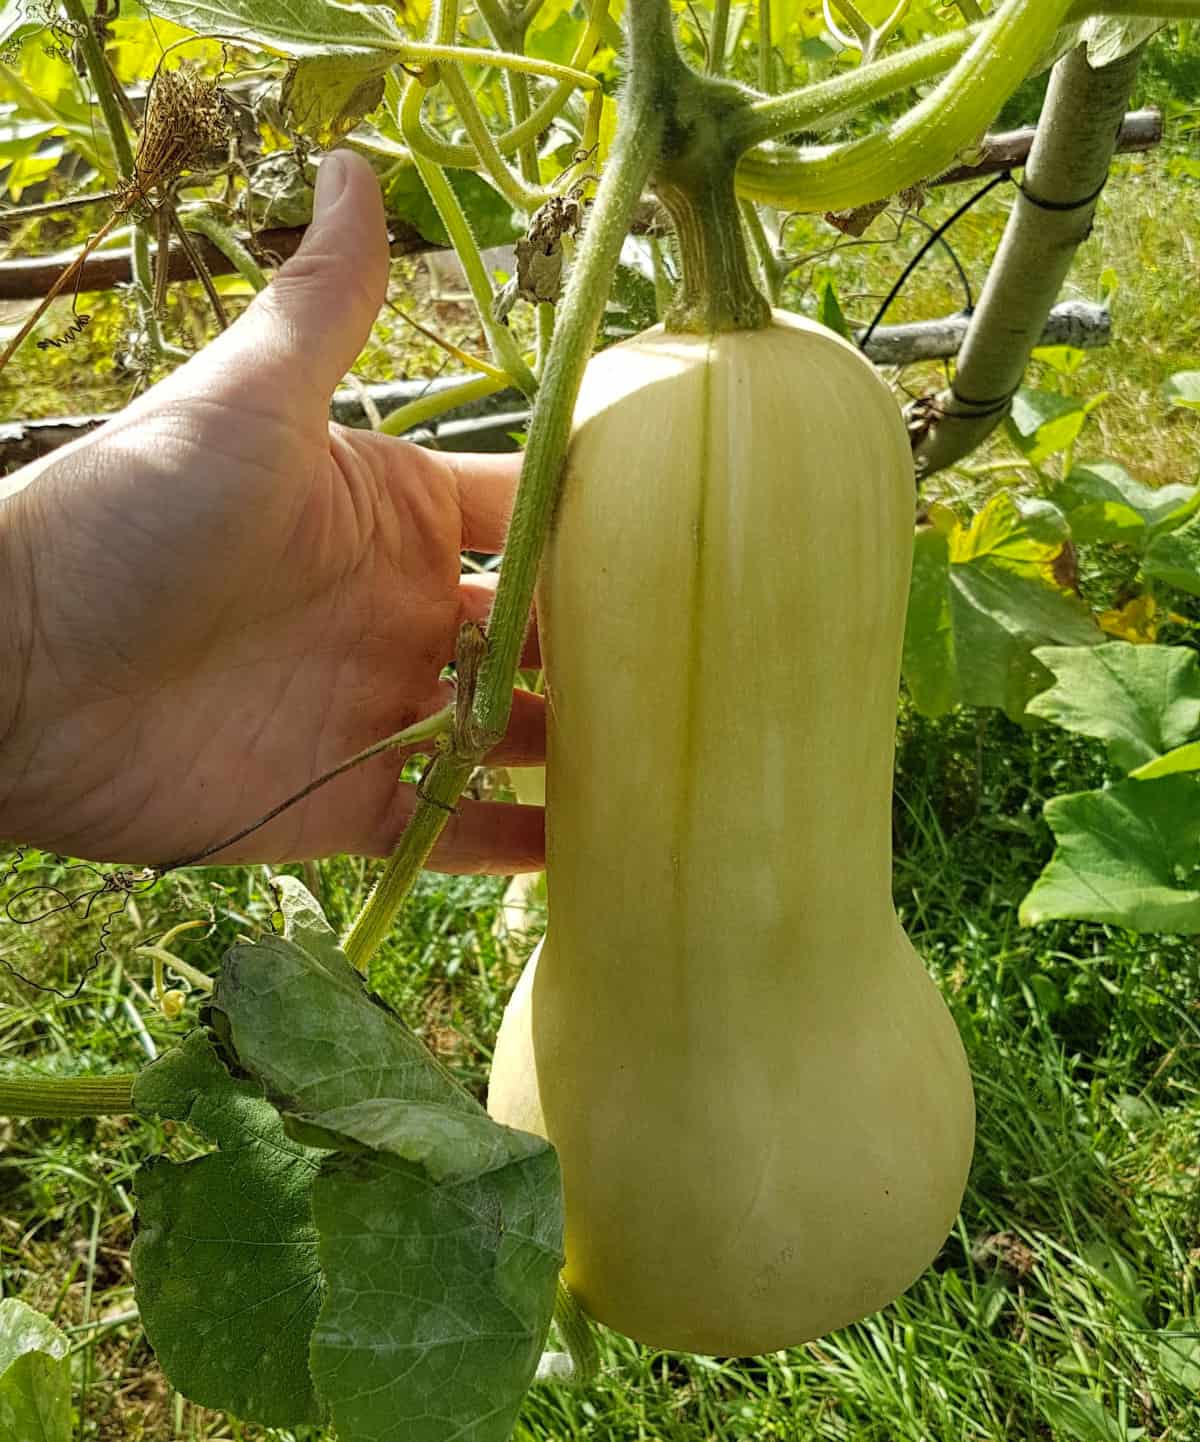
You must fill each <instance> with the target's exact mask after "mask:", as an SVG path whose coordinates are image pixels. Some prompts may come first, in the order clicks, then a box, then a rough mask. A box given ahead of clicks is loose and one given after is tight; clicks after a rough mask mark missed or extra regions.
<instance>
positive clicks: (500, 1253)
mask: <svg viewBox="0 0 1200 1442" xmlns="http://www.w3.org/2000/svg"><path fill="white" fill-rule="evenodd" d="M276 887H277V890H278V893H279V896H280V908H281V910H282V911H283V914H284V920H285V931H286V934H285V936H282V937H271V938H268V939H267V940H266V941H264V942H261V943H259V944H258V945H255V946H236V947H234V948H233V949H232V950H231V952H230V954H229V957H228V960H227V962H226V965H225V968H224V970H223V971H222V974H221V977H220V980H219V982H218V984H217V988H216V991H215V993H214V996H213V1010H214V1020H215V1021H216V1022H217V1023H218V1024H219V1026H220V1028H221V1030H222V1032H223V1034H224V1035H225V1036H226V1037H227V1038H228V1041H229V1043H230V1045H231V1047H232V1049H233V1050H234V1051H235V1052H236V1055H237V1059H238V1062H239V1065H240V1066H242V1067H244V1068H246V1069H247V1070H249V1071H250V1072H251V1073H252V1074H253V1075H254V1076H255V1077H257V1078H258V1079H259V1080H261V1081H262V1082H263V1083H264V1085H265V1087H266V1090H267V1094H268V1096H269V1097H270V1098H271V1100H272V1101H273V1102H274V1103H275V1104H276V1106H277V1107H278V1108H279V1109H280V1111H281V1112H283V1113H284V1116H285V1125H286V1127H287V1130H288V1133H289V1135H290V1136H292V1137H294V1138H297V1139H299V1140H300V1141H303V1142H306V1143H315V1144H317V1145H319V1146H321V1147H324V1148H327V1149H328V1150H327V1153H326V1157H325V1160H324V1163H323V1165H322V1167H321V1171H320V1175H319V1176H318V1177H317V1179H316V1181H315V1183H314V1185H313V1188H312V1197H311V1202H312V1216H313V1219H314V1220H315V1222H316V1225H317V1230H318V1232H319V1234H320V1241H319V1256H320V1262H321V1268H322V1273H323V1277H324V1282H325V1296H324V1304H323V1306H322V1309H321V1313H320V1316H319V1317H318V1318H317V1321H316V1326H315V1329H314V1332H313V1337H312V1346H311V1363H312V1373H313V1378H314V1380H315V1383H316V1386H317V1390H318V1392H319V1394H320V1395H321V1397H322V1399H323V1400H324V1401H325V1402H327V1403H328V1405H329V1407H330V1411H331V1413H332V1417H333V1421H334V1423H335V1424H336V1426H337V1429H338V1435H339V1437H341V1438H342V1442H401V1439H402V1442H449V1439H452V1438H454V1439H470V1442H504V1439H506V1438H507V1437H508V1435H509V1433H510V1431H511V1429H512V1426H513V1423H514V1421H515V1419H516V1414H517V1410H518V1408H519V1407H520V1404H521V1399H522V1398H523V1396H524V1393H525V1390H526V1388H527V1387H528V1386H529V1384H530V1382H531V1381H532V1379H533V1376H534V1373H535V1371H536V1368H537V1363H538V1359H539V1357H540V1355H541V1349H542V1343H543V1341H544V1339H545V1336H546V1332H547V1329H548V1327H549V1323H550V1315H551V1312H552V1310H553V1306H554V1297H555V1291H556V1288H557V1279H558V1272H559V1268H560V1267H561V1264H562V1210H561V1185H560V1180H559V1172H558V1160H557V1158H556V1157H555V1155H554V1152H553V1150H552V1149H551V1148H550V1146H549V1145H548V1144H547V1143H546V1142H545V1141H543V1140H542V1139H541V1138H540V1137H534V1136H531V1135H528V1134H526V1133H523V1132H517V1131H513V1130H511V1129H510V1128H508V1127H502V1126H500V1125H498V1124H497V1123H496V1122H493V1121H492V1120H491V1118H490V1117H488V1115H487V1114H486V1112H485V1111H484V1110H483V1108H482V1107H481V1106H480V1105H479V1104H478V1102H476V1101H475V1100H474V1098H473V1097H471V1096H470V1095H469V1094H468V1093H467V1092H466V1091H465V1090H464V1089H463V1088H462V1087H461V1086H459V1084H458V1083H457V1082H456V1081H455V1080H454V1078H453V1077H452V1076H451V1075H450V1073H449V1072H447V1071H446V1070H445V1068H444V1067H442V1066H441V1065H440V1064H439V1063H438V1062H437V1061H435V1060H434V1058H433V1057H432V1056H430V1055H429V1053H428V1052H427V1051H426V1049H425V1048H424V1047H423V1046H422V1045H421V1043H420V1042H419V1041H418V1039H417V1038H416V1037H415V1036H413V1035H412V1033H411V1032H409V1031H408V1029H407V1028H406V1027H404V1026H403V1024H402V1023H401V1022H400V1021H399V1019H398V1018H397V1017H396V1016H394V1015H393V1014H392V1013H391V1012H390V1011H389V1010H388V1009H387V1008H386V1007H385V1006H383V1005H382V1004H381V1003H380V1002H379V1001H378V1000H377V999H376V998H374V997H372V996H371V995H370V994H369V993H368V992H367V990H366V988H365V986H364V984H363V981H362V978H361V977H360V976H359V974H358V973H357V972H356V971H355V970H354V969H353V967H351V966H350V964H349V962H348V961H347V960H346V958H345V956H344V955H343V954H342V952H341V951H340V950H339V949H338V947H337V942H336V938H335V936H334V933H333V931H332V930H331V928H330V927H329V926H328V924H327V923H326V922H325V920H324V918H323V917H322V915H321V913H320V910H319V908H318V907H317V906H316V903H315V902H313V900H312V898H311V897H310V896H309V895H308V893H307V892H306V891H305V890H304V888H303V887H302V886H301V885H300V884H299V882H296V881H294V880H293V879H291V878H288V877H281V878H277V880H276Z"/></svg>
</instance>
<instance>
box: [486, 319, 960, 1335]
mask: <svg viewBox="0 0 1200 1442" xmlns="http://www.w3.org/2000/svg"><path fill="white" fill-rule="evenodd" d="M912 529H913V475H912V461H911V457H910V450H909V444H908V440H907V437H906V435H905V431H904V426H903V424H902V422H901V418H900V415H899V412H898V409H897V407H896V404H895V402H894V400H893V398H892V396H891V395H890V393H889V392H888V390H887V387H886V386H885V385H884V384H883V382H882V381H881V380H880V378H879V377H878V376H877V374H876V373H875V371H874V370H873V368H872V367H871V366H870V364H869V363H868V362H867V361H866V360H865V359H864V358H863V357H862V356H861V355H860V354H859V353H858V352H857V351H856V350H854V348H853V347H852V346H850V345H848V344H847V343H846V342H844V341H843V340H841V339H839V338H838V337H837V336H835V335H833V334H832V333H831V332H829V331H827V330H825V329H823V328H822V327H820V326H817V325H814V324H812V323H810V322H808V321H805V320H802V319H798V318H797V317H795V316H790V315H786V314H783V313H781V312H776V314H775V316H774V320H773V323H772V324H771V325H770V327H769V328H768V329H767V330H765V331H756V332H734V333H729V334H719V335H716V336H713V337H709V338H704V337H692V336H678V335H668V334H664V333H663V332H662V331H661V330H654V331H650V332H648V333H646V334H644V335H642V336H639V337H637V338H635V339H634V340H632V341H629V342H626V343H624V344H622V345H619V346H615V347H613V348H612V349H610V350H608V351H605V352H604V353H602V354H601V355H599V356H598V357H596V358H595V359H594V360H593V361H592V362H591V363H590V365H589V368H588V371H587V375H586V378H585V381H584V385H583V389H582V392H581V395H580V398H579V402H578V405H577V408H576V413H575V429H574V433H573V440H572V445H571V450H570V456H569V460H568V469H567V475H566V479H565V485H564V491H563V496H562V500H561V503H560V506H559V510H558V513H557V515H556V518H555V523H554V528H553V531H552V535H551V539H550V542H549V547H548V552H547V554H546V557H545V561H544V567H543V571H542V576H541V580H540V586H539V593H538V614H539V618H540V625H541V634H542V652H543V658H544V664H545V667H546V673H547V686H548V705H549V723H548V724H549V741H548V767H547V785H548V798H547V799H548V858H547V883H548V904H549V930H548V933H547V936H546V938H545V942H544V945H543V947H542V949H541V954H540V957H535V958H534V961H533V962H531V963H530V968H529V970H527V972H526V973H525V975H524V976H523V977H522V979H521V982H520V984H519V986H518V988H517V990H516V992H515V994H514V997H513V999H512V1002H511V1003H510V1005H509V1008H508V1010H507V1012H506V1014H505V1017H504V1023H503V1026H502V1029H501V1032H500V1036H499V1039H498V1043H497V1048H496V1054H495V1061H494V1067H493V1072H492V1079H491V1090H490V1096H489V1107H490V1110H491V1112H492V1114H493V1115H494V1116H495V1117H497V1118H498V1119H499V1120H501V1121H503V1122H507V1123H510V1124H512V1125H514V1126H518V1127H522V1128H525V1129H528V1130H532V1131H536V1132H539V1133H541V1134H543V1135H545V1136H548V1137H549V1138H550V1140H551V1141H552V1142H553V1143H554V1145H555V1147H556V1148H557V1150H558V1153H559V1156H560V1159H561V1162H562V1168H563V1184H564V1192H565V1201H566V1254H567V1262H566V1271H565V1277H566V1281H567V1282H568V1284H569V1285H570V1287H571V1288H572V1290H573V1291H574V1293H575V1294H576V1296H577V1297H578V1299H579V1301H580V1302H581V1303H582V1305H583V1306H584V1308H585V1309H586V1310H587V1311H588V1312H590V1313H591V1315H592V1316H594V1317H595V1318H597V1319H598V1320H600V1321H601V1322H604V1323H607V1324H608V1325H609V1326H611V1327H614V1328H616V1329H618V1330H619V1331H621V1332H624V1333H626V1334H627V1335H629V1336H631V1337H634V1338H637V1339H638V1340H640V1341H643V1342H647V1343H651V1344H654V1345H656V1346H660V1347H667V1348H674V1349H679V1350H689V1351H695V1352H707V1353H717V1354H725V1355H742V1354H752V1353H757V1352H763V1351H768V1350H773V1349H775V1348H779V1347H785V1346H790V1345H793V1344H795V1343H799V1342H803V1341H805V1340H806V1339H808V1338H812V1337H816V1336H819V1335H820V1334H822V1333H824V1332H827V1331H830V1330H832V1329H834V1328H837V1327H840V1326H843V1325H844V1324H846V1323H849V1322H851V1321H853V1320H854V1319H856V1318H859V1317H862V1316H865V1315H867V1314H869V1313H871V1312H873V1311H875V1310H877V1309H878V1308H880V1307H882V1306H883V1305H885V1304H886V1303H887V1302H888V1301H890V1300H891V1299H892V1298H894V1297H895V1296H896V1295H897V1294H898V1293H900V1292H901V1291H903V1290H904V1289H905V1288H906V1287H907V1286H909V1285H910V1284H911V1283H912V1282H913V1280H914V1279H915V1278H916V1277H917V1276H918V1275H919V1274H920V1273H921V1272H922V1270H923V1269H924V1268H925V1267H926V1266H927V1265H928V1264H929V1262H930V1261H931V1259H932V1258H933V1257H934V1255H935V1254H936V1252H937V1251H938V1248H939V1247H940V1245H941V1243H942V1241H943V1240H944V1238H945V1236H946V1234H947V1232H948V1231H949V1229H950V1227H951V1225H952V1223H953V1220H954V1217H955V1214H956V1211H957V1209H958V1205H959V1201H960V1199H961V1195H962V1191H963V1187H964V1184H965V1179H966V1174H967V1168H968V1164H969V1161H970V1156H971V1148H972V1141H973V1127H974V1107H973V1101H972V1094H971V1086H970V1080H969V1076H968V1071H967V1067H966V1061H965V1058H964V1055H963V1050H962V1046H961V1043H960V1041H959V1037H958V1034H957V1031H956V1030H955V1027H954V1024H953V1021H952V1019H951V1017H950V1015H949V1013H948V1011H947V1009H946V1007H945V1005H944V1003H943V1001H942V999H941V997H940V995H939V993H938V991H937V989H936V988H935V986H934V985H933V983H932V982H931V980H930V978H929V976H928V975H927V973H926V971H925V969H924V967H923V965H922V963H921V962H920V960H919V959H918V957H917V955H916V954H915V952H914V951H913V949H912V947H911V946H910V945H909V942H908V940H907V938H906V937H905V935H904V932H903V931H902V929H901V927H900V925H899V922H898V921H897V918H896V915H895V911H894V909H893V905H892V898H891V825H890V818H891V786H892V764H893V751H894V742H895V734H894V733H895V718H896V696H897V690H898V686H899V666H900V649H901V642H902V633H903V626H904V614H905V604H906V594H907V588H908V581H909V567H910V558H911V550H912Z"/></svg>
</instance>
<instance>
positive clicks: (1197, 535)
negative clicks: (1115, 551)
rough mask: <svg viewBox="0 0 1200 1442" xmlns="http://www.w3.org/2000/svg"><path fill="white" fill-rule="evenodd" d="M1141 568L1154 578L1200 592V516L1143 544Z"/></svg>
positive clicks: (1183, 588) (1192, 593) (1192, 592)
mask: <svg viewBox="0 0 1200 1442" xmlns="http://www.w3.org/2000/svg"><path fill="white" fill-rule="evenodd" d="M1142 570H1143V571H1144V572H1145V573H1146V575H1147V576H1149V577H1151V578H1152V579H1153V580H1155V581H1165V582H1166V584H1167V585H1168V586H1174V587H1176V589H1178V590H1180V591H1187V592H1188V594H1189V595H1192V596H1200V516H1195V517H1193V518H1192V519H1191V520H1190V521H1189V522H1188V523H1187V525H1186V526H1180V528H1179V529H1178V530H1177V531H1169V532H1168V533H1167V534H1166V535H1161V536H1155V538H1154V539H1153V540H1152V541H1151V542H1150V544H1149V546H1147V548H1146V555H1145V558H1144V559H1143V561H1142Z"/></svg>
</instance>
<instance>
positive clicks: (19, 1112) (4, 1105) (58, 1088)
mask: <svg viewBox="0 0 1200 1442" xmlns="http://www.w3.org/2000/svg"><path fill="white" fill-rule="evenodd" d="M136 1080H137V1076H136V1073H128V1074H126V1073H115V1074H114V1075H112V1076H86V1077H0V1117H55V1118H58V1119H60V1120H65V1119H66V1118H69V1117H114V1116H129V1115H131V1114H132V1113H133V1112H134V1111H135V1107H134V1105H133V1084H134V1082H135V1081H136Z"/></svg>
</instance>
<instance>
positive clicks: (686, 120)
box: [654, 64, 771, 335]
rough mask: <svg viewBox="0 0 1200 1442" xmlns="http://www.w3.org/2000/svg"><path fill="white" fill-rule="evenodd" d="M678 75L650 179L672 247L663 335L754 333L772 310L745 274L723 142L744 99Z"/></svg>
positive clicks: (736, 90)
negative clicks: (673, 282)
mask: <svg viewBox="0 0 1200 1442" xmlns="http://www.w3.org/2000/svg"><path fill="white" fill-rule="evenodd" d="M680 69H681V74H680V75H679V77H678V80H677V84H676V87H675V94H674V97H673V102H674V103H673V106H672V114H671V124H670V126H669V128H668V132H667V134H668V141H667V145H666V147H665V150H664V154H663V157H662V160H661V161H660V163H659V165H658V168H657V169H656V171H655V175H654V188H655V191H656V192H657V194H658V198H659V199H660V200H661V201H662V203H663V205H664V206H666V208H667V211H668V212H669V214H670V216H671V220H672V221H673V222H674V225H675V234H676V237H677V239H678V242H679V264H680V272H681V279H680V287H679V292H678V294H677V296H676V298H675V303H674V305H672V307H671V308H670V310H668V312H667V314H666V317H665V324H666V328H667V329H668V330H670V331H682V332H691V333H693V334H699V335H713V334H715V333H716V332H718V331H730V330H761V329H762V327H763V326H765V325H767V324H768V323H769V321H770V319H771V307H770V305H769V304H768V302H767V301H766V299H765V298H764V297H763V295H762V293H761V292H760V291H759V289H758V287H757V285H756V284H755V281H754V275H753V272H752V271H751V268H750V257H749V255H748V254H747V251H746V239H745V232H744V230H743V228H742V216H741V212H740V210H739V209H738V202H737V196H736V194H735V193H734V173H735V169H736V166H737V160H738V152H737V150H736V149H735V148H733V147H731V146H730V145H729V142H728V138H727V137H728V136H729V135H730V134H731V133H734V134H736V120H737V118H738V117H739V115H741V114H743V113H744V112H745V110H746V109H747V107H748V104H749V95H748V93H747V92H746V91H744V90H743V89H742V88H741V87H740V86H737V85H731V84H729V83H728V82H727V81H722V80H716V79H713V78H712V77H709V76H701V75H697V74H695V73H694V72H693V71H690V70H687V69H685V68H683V66H682V64H681V66H680Z"/></svg>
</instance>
